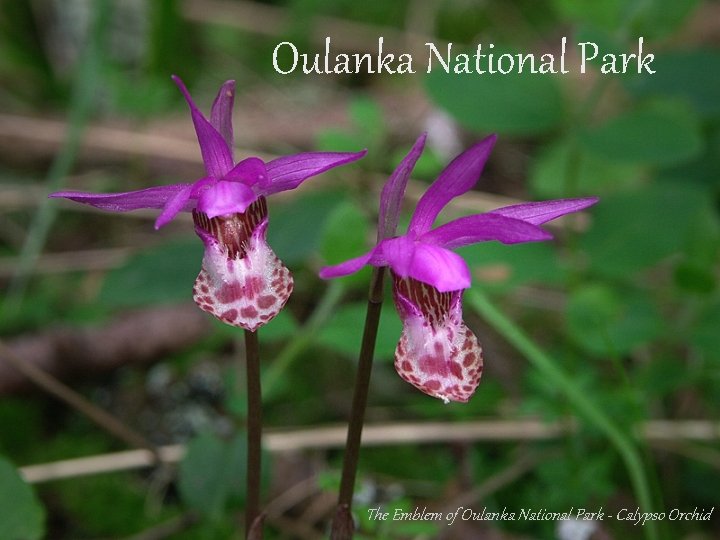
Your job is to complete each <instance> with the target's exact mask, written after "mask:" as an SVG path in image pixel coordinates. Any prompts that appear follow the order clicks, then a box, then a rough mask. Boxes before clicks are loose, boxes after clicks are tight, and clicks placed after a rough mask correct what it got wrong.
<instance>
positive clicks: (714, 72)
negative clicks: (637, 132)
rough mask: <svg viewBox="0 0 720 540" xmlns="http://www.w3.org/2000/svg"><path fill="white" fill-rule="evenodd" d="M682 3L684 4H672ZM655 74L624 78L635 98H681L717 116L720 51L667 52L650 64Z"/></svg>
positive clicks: (719, 109)
mask: <svg viewBox="0 0 720 540" xmlns="http://www.w3.org/2000/svg"><path fill="white" fill-rule="evenodd" d="M675 3H676V4H683V2H675ZM653 69H655V70H656V73H654V74H653V75H651V76H649V75H646V74H643V75H638V76H634V77H628V78H625V79H624V82H625V83H626V85H627V87H628V89H629V90H630V91H631V92H632V93H633V94H634V95H635V96H637V97H654V96H661V97H670V98H682V99H685V100H687V101H688V102H689V103H691V104H692V105H693V106H694V107H695V109H696V110H697V111H698V112H699V113H700V114H701V115H703V116H705V117H717V116H718V115H720V99H718V96H720V51H717V50H709V49H707V50H694V51H668V52H664V53H658V54H657V55H656V57H655V60H654V61H653Z"/></svg>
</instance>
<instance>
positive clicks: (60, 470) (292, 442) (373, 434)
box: [20, 419, 720, 483]
mask: <svg viewBox="0 0 720 540" xmlns="http://www.w3.org/2000/svg"><path fill="white" fill-rule="evenodd" d="M574 430H575V428H574V425H573V423H571V422H567V423H565V424H564V425H563V424H545V423H543V422H541V421H540V420H531V419H529V420H486V421H480V422H460V423H455V424H445V423H440V422H427V423H410V422H408V423H390V424H377V425H367V426H365V427H364V429H363V446H392V445H407V444H437V443H447V442H476V441H540V440H550V439H556V438H559V437H563V436H565V435H568V434H570V433H572V432H573V431H574ZM638 432H639V433H640V434H642V436H643V437H644V438H645V439H646V440H647V441H648V442H650V443H658V444H659V445H661V444H662V443H663V442H666V441H679V440H686V441H689V440H693V441H717V440H720V422H712V421H706V420H685V421H683V420H651V421H648V422H645V423H644V424H642V427H641V428H639V430H638ZM345 436H346V428H345V426H333V427H324V428H314V429H299V430H283V431H270V432H268V433H267V434H266V435H265V436H264V446H265V448H266V449H267V450H268V451H270V452H275V453H280V452H290V451H296V450H304V449H329V448H341V447H342V446H343V445H344V444H345ZM158 451H159V455H160V459H161V460H162V461H163V462H165V463H175V462H177V461H179V460H180V459H182V456H183V455H184V452H185V448H184V447H183V446H182V445H172V446H164V447H160V448H159V449H158ZM152 464H153V460H152V454H151V453H150V452H149V451H147V450H130V451H125V452H115V453H112V454H103V455H98V456H90V457H85V458H78V459H68V460H64V461H56V462H53V463H44V464H39V465H29V466H27V467H22V468H21V469H20V472H21V474H22V475H23V477H24V478H25V479H26V480H27V481H28V482H31V483H40V482H48V481H51V480H58V479H61V478H71V477H76V476H85V475H91V474H99V473H104V472H114V471H123V470H130V469H138V468H142V467H149V466H151V465H152Z"/></svg>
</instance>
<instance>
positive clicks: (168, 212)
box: [155, 184, 195, 229]
mask: <svg viewBox="0 0 720 540" xmlns="http://www.w3.org/2000/svg"><path fill="white" fill-rule="evenodd" d="M194 188H195V186H194V184H190V185H189V186H187V187H186V188H185V189H183V190H181V191H178V192H177V193H176V194H175V196H174V197H173V198H172V199H170V200H169V201H168V202H167V204H166V205H165V208H163V211H162V212H161V213H160V215H159V216H158V218H157V219H156V220H155V228H156V229H159V228H160V227H162V226H164V225H167V224H168V223H170V221H172V219H173V218H174V217H175V216H176V215H177V213H178V212H180V211H181V210H182V209H183V208H185V205H186V204H187V202H188V201H189V200H190V194H191V193H192V191H193V189H194Z"/></svg>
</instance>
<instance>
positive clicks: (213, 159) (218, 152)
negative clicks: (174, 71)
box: [172, 75, 233, 179]
mask: <svg viewBox="0 0 720 540" xmlns="http://www.w3.org/2000/svg"><path fill="white" fill-rule="evenodd" d="M172 79H173V81H175V84H177V85H178V87H179V88H180V91H181V92H182V93H183V96H185V101H187V104H188V107H190V114H191V115H192V120H193V124H194V125H195V133H196V135H197V139H198V143H200V153H201V154H202V158H203V163H204V164H205V170H206V171H207V173H208V174H209V175H210V176H213V177H215V178H218V179H220V178H222V177H223V176H225V174H227V172H228V171H230V169H232V168H233V160H232V155H231V153H230V148H229V146H228V144H227V142H225V139H224V138H223V136H222V135H221V134H220V133H218V131H217V130H216V129H215V128H214V127H213V126H212V125H211V124H210V122H208V121H207V119H206V118H205V117H204V116H203V114H202V113H201V112H200V110H199V109H198V108H197V106H196V105H195V102H194V101H193V100H192V97H190V92H188V90H187V88H186V87H185V84H183V82H182V80H180V77H177V76H175V75H173V77H172Z"/></svg>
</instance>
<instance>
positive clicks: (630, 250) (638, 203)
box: [579, 184, 708, 278]
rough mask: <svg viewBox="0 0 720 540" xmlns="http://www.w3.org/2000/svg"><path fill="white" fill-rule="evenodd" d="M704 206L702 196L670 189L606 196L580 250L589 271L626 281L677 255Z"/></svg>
mask: <svg viewBox="0 0 720 540" xmlns="http://www.w3.org/2000/svg"><path fill="white" fill-rule="evenodd" d="M707 204H708V201H707V199H706V195H705V193H704V191H702V190H699V189H696V188H693V187H692V186H679V185H672V184H657V185H654V186H648V187H647V188H645V189H643V190H642V191H635V192H629V193H620V194H616V195H609V196H607V197H604V198H603V199H601V200H600V202H599V203H598V204H597V205H595V206H594V207H593V209H592V226H591V228H590V229H589V230H588V231H586V232H585V233H584V234H583V235H582V236H581V237H580V238H579V245H580V246H581V247H582V248H583V249H584V250H585V251H586V253H587V254H588V259H589V263H590V266H591V268H592V269H593V271H594V272H596V273H598V274H601V275H605V276H613V277H619V278H627V277H628V276H630V275H632V274H633V273H635V272H638V271H639V270H642V269H644V268H647V267H650V266H652V265H654V264H656V263H658V262H659V261H661V260H662V259H664V258H665V257H668V256H669V255H671V254H673V253H678V252H681V251H682V250H683V249H684V248H685V246H686V244H687V243H688V241H689V239H690V236H691V232H692V230H693V222H694V220H695V216H696V214H698V213H699V212H700V211H701V209H702V208H703V207H704V206H705V205H707Z"/></svg>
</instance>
